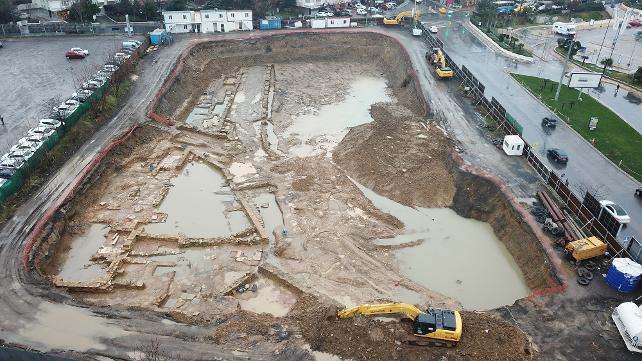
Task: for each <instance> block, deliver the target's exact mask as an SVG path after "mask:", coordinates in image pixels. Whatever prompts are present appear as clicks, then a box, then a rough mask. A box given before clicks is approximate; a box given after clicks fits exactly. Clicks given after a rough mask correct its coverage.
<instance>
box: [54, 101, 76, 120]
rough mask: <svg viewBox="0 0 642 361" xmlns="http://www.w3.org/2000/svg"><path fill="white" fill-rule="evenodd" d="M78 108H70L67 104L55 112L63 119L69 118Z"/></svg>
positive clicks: (55, 109)
mask: <svg viewBox="0 0 642 361" xmlns="http://www.w3.org/2000/svg"><path fill="white" fill-rule="evenodd" d="M77 108H78V107H76V106H69V105H67V104H61V105H59V106H58V107H57V108H54V112H56V113H58V115H59V116H60V117H61V118H63V119H64V118H67V117H68V116H69V115H71V113H73V112H75V111H76V109H77Z"/></svg>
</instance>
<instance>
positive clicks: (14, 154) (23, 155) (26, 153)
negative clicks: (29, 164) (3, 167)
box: [7, 149, 34, 162]
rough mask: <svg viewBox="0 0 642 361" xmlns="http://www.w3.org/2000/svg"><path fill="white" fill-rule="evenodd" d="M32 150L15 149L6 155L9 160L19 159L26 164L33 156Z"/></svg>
mask: <svg viewBox="0 0 642 361" xmlns="http://www.w3.org/2000/svg"><path fill="white" fill-rule="evenodd" d="M33 153H34V151H33V149H16V150H13V151H10V152H9V153H7V155H8V157H9V158H20V159H21V160H22V161H23V162H26V161H27V160H28V159H29V158H31V156H32V155H33Z"/></svg>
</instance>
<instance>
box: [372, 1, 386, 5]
mask: <svg viewBox="0 0 642 361" xmlns="http://www.w3.org/2000/svg"><path fill="white" fill-rule="evenodd" d="M385 2H386V1H385V0H375V2H374V3H375V5H381V4H383V3H385Z"/></svg>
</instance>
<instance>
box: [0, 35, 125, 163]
mask: <svg viewBox="0 0 642 361" xmlns="http://www.w3.org/2000/svg"><path fill="white" fill-rule="evenodd" d="M125 39H126V37H125V36H93V37H88V36H80V37H70V36H61V37H42V38H23V39H7V40H4V41H3V42H4V47H3V48H2V49H0V79H1V80H0V83H1V84H2V85H1V86H0V115H2V116H3V117H4V122H5V126H4V127H2V126H0V154H4V152H6V151H7V150H8V149H9V148H11V146H13V145H14V144H15V142H16V140H18V139H20V138H22V137H23V136H25V135H26V133H27V131H28V130H29V129H31V128H32V127H34V126H35V125H37V124H38V121H39V120H40V119H41V118H43V116H44V115H45V114H44V106H43V104H44V103H45V102H47V101H48V100H49V99H51V98H53V97H56V96H59V97H61V99H62V100H64V99H66V98H67V97H69V96H71V93H73V92H74V90H75V89H76V87H77V85H78V84H77V83H78V82H77V81H75V80H74V79H75V78H76V79H77V78H78V77H77V76H74V74H84V73H85V72H87V71H92V70H98V67H100V66H102V65H103V64H105V62H106V60H107V59H108V57H109V55H110V54H113V53H114V52H115V50H117V49H119V48H120V47H119V44H121V43H122V41H123V40H125ZM72 47H80V48H83V49H87V50H89V56H88V57H86V58H85V59H82V60H67V59H66V58H65V52H66V51H67V50H69V49H70V48H72ZM92 73H93V71H92Z"/></svg>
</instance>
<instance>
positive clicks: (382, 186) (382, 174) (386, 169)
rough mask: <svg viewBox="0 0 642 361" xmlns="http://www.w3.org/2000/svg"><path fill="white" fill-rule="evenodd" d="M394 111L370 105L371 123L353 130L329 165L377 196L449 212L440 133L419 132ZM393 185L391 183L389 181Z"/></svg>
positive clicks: (450, 181)
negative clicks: (335, 167)
mask: <svg viewBox="0 0 642 361" xmlns="http://www.w3.org/2000/svg"><path fill="white" fill-rule="evenodd" d="M395 110H396V107H390V106H385V107H384V106H382V105H375V106H373V107H372V108H371V111H370V113H371V114H372V117H373V119H374V120H375V121H374V122H372V123H369V124H365V125H362V126H359V127H355V128H352V129H351V130H350V132H349V133H348V135H346V136H345V137H344V138H343V140H342V141H341V143H340V144H339V146H338V147H337V148H336V150H335V152H334V154H333V160H334V161H335V162H336V163H337V164H339V166H340V167H341V168H343V169H344V170H346V172H347V173H348V174H350V176H352V177H354V178H355V179H356V180H357V181H358V182H360V183H361V184H363V185H364V186H366V187H368V188H370V189H372V190H373V191H375V192H376V193H378V194H383V195H385V196H386V197H388V198H390V199H392V200H394V201H396V202H399V203H402V204H405V205H407V206H419V207H429V208H433V207H434V208H436V207H448V206H450V204H451V202H452V198H453V195H454V194H455V179H454V175H455V171H454V162H453V161H452V158H451V155H450V145H449V142H448V140H447V139H446V137H445V136H444V133H443V132H442V131H441V130H439V129H438V128H436V127H434V126H432V127H429V128H428V129H427V132H426V129H425V128H424V126H422V125H421V124H420V123H419V121H420V118H418V117H417V116H413V115H411V114H405V115H403V116H399V114H398V113H397V112H396V111H395ZM392 180H394V181H392Z"/></svg>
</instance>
